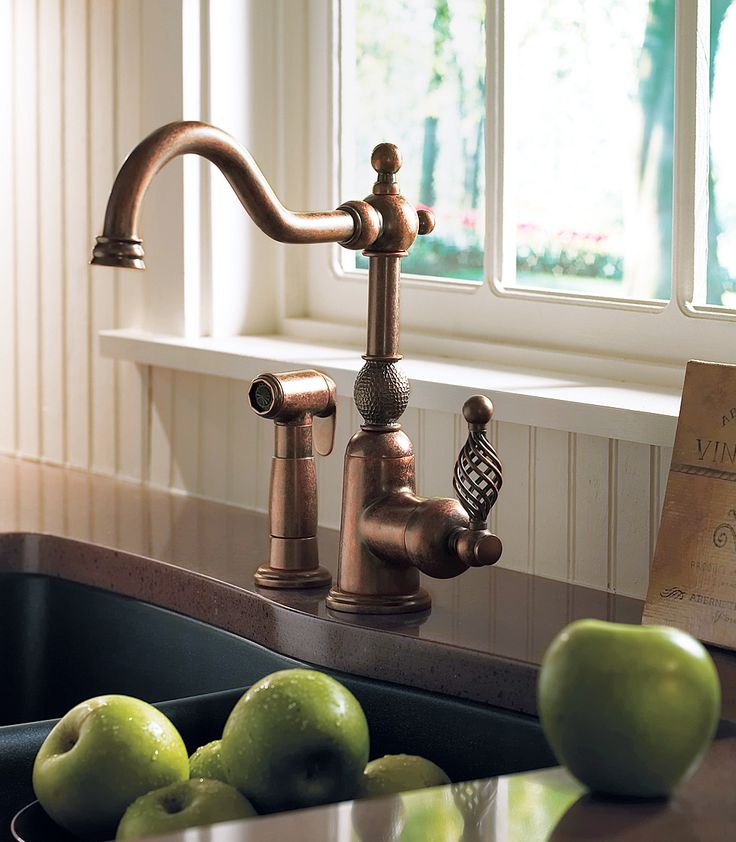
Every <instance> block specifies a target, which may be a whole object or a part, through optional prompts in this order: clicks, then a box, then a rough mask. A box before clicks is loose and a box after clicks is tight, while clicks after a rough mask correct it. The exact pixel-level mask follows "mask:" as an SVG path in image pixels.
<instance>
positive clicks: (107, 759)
mask: <svg viewBox="0 0 736 842" xmlns="http://www.w3.org/2000/svg"><path fill="white" fill-rule="evenodd" d="M188 777H189V758H188V757H187V749H186V746H185V745H184V742H183V740H182V738H181V737H180V736H179V732H178V731H177V730H176V728H175V727H174V726H173V725H172V723H171V722H170V721H169V720H168V719H167V718H166V717H165V716H164V715H163V714H162V713H161V712H160V711H158V710H156V708H154V707H152V706H151V705H149V704H148V703H147V702H142V701H141V700H140V699H134V698H131V697H130V696H116V695H110V696H97V697H95V698H94V699H89V700H87V701H85V702H81V703H80V704H78V705H77V706H76V707H74V708H72V709H71V710H70V711H69V712H68V713H67V714H65V715H64V716H63V717H62V718H61V719H60V720H59V722H57V723H56V725H55V726H54V727H53V728H52V730H51V732H50V733H49V735H48V737H46V739H45V740H44V743H43V745H42V746H41V748H40V749H39V751H38V754H37V755H36V760H35V763H34V764H33V789H34V791H35V793H36V798H38V800H39V801H40V803H41V806H42V807H43V808H44V810H45V811H46V812H47V813H48V814H49V816H51V818H52V819H53V820H54V821H55V822H56V823H57V824H60V825H61V826H62V827H64V828H66V829H67V830H69V831H71V832H72V833H75V834H77V835H78V836H83V837H102V838H105V839H108V838H111V837H112V836H113V834H114V833H115V828H116V827H117V824H118V822H119V821H120V817H121V816H122V815H123V813H124V812H125V810H126V808H127V807H128V805H129V804H131V803H132V802H133V801H135V799H136V798H138V797H139V796H140V795H143V794H144V793H146V792H149V791H150V790H152V789H156V788H158V787H160V786H165V785H166V784H170V783H173V782H175V781H182V780H186V779H187V778H188Z"/></svg>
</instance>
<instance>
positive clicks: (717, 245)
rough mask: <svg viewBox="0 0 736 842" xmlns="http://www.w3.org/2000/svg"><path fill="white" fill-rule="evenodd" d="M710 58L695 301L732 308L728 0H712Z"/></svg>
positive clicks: (734, 38)
mask: <svg viewBox="0 0 736 842" xmlns="http://www.w3.org/2000/svg"><path fill="white" fill-rule="evenodd" d="M710 60H711V65H710V66H711V77H710V86H711V100H710V159H711V167H710V177H709V179H708V199H709V203H708V204H709V206H708V272H707V289H706V290H703V291H701V293H700V300H696V301H695V302H694V303H695V304H718V305H723V306H726V307H736V156H734V154H733V149H734V140H736V112H734V107H733V85H734V81H736V11H735V10H734V6H733V4H732V2H731V0H711V4H710ZM703 299H705V300H703Z"/></svg>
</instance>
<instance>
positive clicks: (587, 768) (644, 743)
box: [537, 620, 721, 797]
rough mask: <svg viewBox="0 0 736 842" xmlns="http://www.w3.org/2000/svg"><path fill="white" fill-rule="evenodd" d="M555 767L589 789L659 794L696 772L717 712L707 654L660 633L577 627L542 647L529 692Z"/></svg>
mask: <svg viewBox="0 0 736 842" xmlns="http://www.w3.org/2000/svg"><path fill="white" fill-rule="evenodd" d="M537 693H538V706H539V716H540V719H541V722H542V727H543V728H544V733H545V735H546V736H547V739H548V740H549V743H550V745H551V746H552V749H553V751H554V753H555V755H556V756H557V759H558V760H559V761H560V762H561V763H564V765H565V766H567V768H568V769H569V770H570V772H572V774H573V775H574V776H575V777H576V778H578V780H580V781H581V782H582V783H584V784H585V785H586V786H588V787H589V788H590V789H592V790H594V791H597V792H603V793H610V794H614V795H622V796H635V797H663V796H667V795H669V794H670V793H671V792H672V791H673V790H674V789H675V788H676V787H677V786H678V785H679V784H680V783H682V782H683V781H684V780H686V779H687V778H688V777H689V776H690V775H691V774H692V773H693V772H694V771H695V769H696V768H697V766H698V764H699V763H700V761H701V759H702V757H703V754H704V753H705V751H706V749H707V748H708V746H709V745H710V743H711V741H712V739H713V735H714V733H715V729H716V726H717V724H718V719H719V715H720V710H721V693H720V683H719V681H718V674H717V672H716V668H715V666H714V664H713V661H712V660H711V657H710V655H709V654H708V653H707V651H706V650H705V648H704V647H703V646H702V645H701V644H700V643H699V642H698V641H697V640H695V638H693V637H691V636H690V635H689V634H687V633H686V632H683V631H680V630H679V629H675V628H670V627H667V626H633V625H624V624H621V623H609V622H604V621H600V620H578V621H577V622H575V623H572V624H571V625H569V626H568V627H567V628H566V629H564V630H563V631H562V632H561V633H560V634H559V635H558V636H557V637H556V638H555V640H554V641H553V642H552V644H551V646H550V647H549V649H548V650H547V652H546V654H545V656H544V659H543V661H542V668H541V671H540V674H539V684H538V688H537Z"/></svg>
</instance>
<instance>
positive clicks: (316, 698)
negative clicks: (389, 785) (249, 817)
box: [222, 669, 368, 813]
mask: <svg viewBox="0 0 736 842" xmlns="http://www.w3.org/2000/svg"><path fill="white" fill-rule="evenodd" d="M367 762H368V723H367V722H366V719H365V714H364V713H363V709H362V708H361V706H360V704H359V703H358V700H357V699H356V698H355V696H353V694H352V693H351V692H350V691H349V690H347V689H346V688H345V687H343V686H342V684H340V683H339V682H338V681H335V679H334V678H331V677H330V676H328V675H325V674H324V673H321V672H317V671H316V670H307V669H291V670H282V671H280V672H275V673H273V674H272V675H268V676H266V677H265V678H262V679H261V680H260V681H258V682H257V683H256V684H254V685H253V686H252V687H251V688H250V689H249V690H248V691H247V693H245V695H244V696H242V698H241V699H240V700H239V701H238V703H237V704H236V705H235V708H234V709H233V711H232V713H231V714H230V717H229V718H228V720H227V722H226V724H225V730H224V731H223V734H222V763H223V766H224V767H225V774H226V775H227V779H228V781H229V782H230V783H231V784H232V785H233V786H235V787H237V788H238V789H239V790H240V791H241V792H242V793H243V794H244V795H245V796H246V797H247V798H248V799H249V800H250V801H252V802H253V805H254V806H255V808H256V810H258V812H259V813H273V812H276V811H278V810H291V809H296V808H299V807H312V806H316V805H318V804H327V803H330V802H333V801H343V800H349V799H351V798H354V797H355V796H356V795H357V793H358V791H359V789H360V781H361V777H362V774H363V769H364V768H365V765H366V763H367Z"/></svg>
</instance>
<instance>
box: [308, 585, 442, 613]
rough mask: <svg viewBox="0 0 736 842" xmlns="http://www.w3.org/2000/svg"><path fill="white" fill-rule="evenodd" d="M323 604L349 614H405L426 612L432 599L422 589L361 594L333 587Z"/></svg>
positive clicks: (333, 609)
mask: <svg viewBox="0 0 736 842" xmlns="http://www.w3.org/2000/svg"><path fill="white" fill-rule="evenodd" d="M325 604H326V605H327V607H328V608H330V609H331V610H332V611H344V612H347V613H349V614H406V613H409V612H413V611H428V610H429V608H430V607H431V605H432V599H431V597H430V595H429V594H428V593H427V592H426V591H425V590H424V588H418V589H417V590H416V591H414V593H410V594H361V593H350V592H349V591H343V590H341V589H340V588H337V587H333V588H332V589H331V590H330V592H329V593H328V594H327V597H326V598H325Z"/></svg>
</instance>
